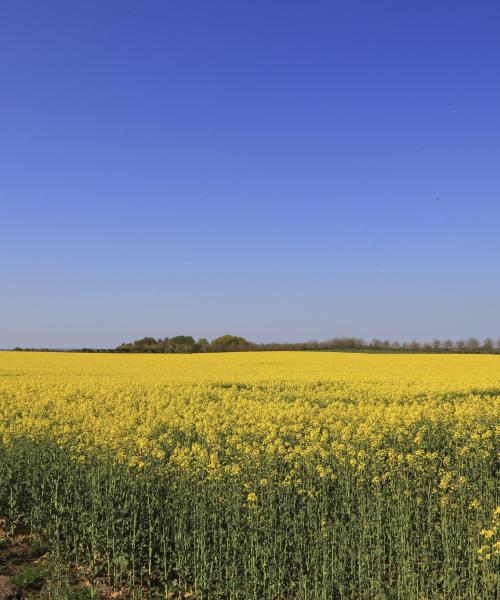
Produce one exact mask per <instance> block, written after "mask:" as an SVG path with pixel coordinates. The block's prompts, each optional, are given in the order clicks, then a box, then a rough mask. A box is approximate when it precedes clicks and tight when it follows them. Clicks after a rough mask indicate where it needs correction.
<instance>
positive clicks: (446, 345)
mask: <svg viewBox="0 0 500 600" xmlns="http://www.w3.org/2000/svg"><path fill="white" fill-rule="evenodd" d="M441 346H442V348H443V350H447V351H448V352H449V351H450V350H453V348H454V347H455V342H454V341H453V340H445V341H444V342H443V343H442V345H441Z"/></svg>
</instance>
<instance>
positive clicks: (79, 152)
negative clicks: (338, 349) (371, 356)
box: [0, 0, 500, 347]
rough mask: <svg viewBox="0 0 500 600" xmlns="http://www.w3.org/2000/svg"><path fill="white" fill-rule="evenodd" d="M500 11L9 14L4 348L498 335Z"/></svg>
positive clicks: (1, 74)
mask: <svg viewBox="0 0 500 600" xmlns="http://www.w3.org/2000/svg"><path fill="white" fill-rule="evenodd" d="M499 31H500V5H499V4H498V2H472V1H470V2H460V1H458V2H457V1H454V2H439V1H437V2H436V1H432V2H431V1H428V0H425V1H419V2H384V1H382V2H372V1H367V2H332V1H319V2H306V1H303V2H294V1H291V2H290V1H287V2H284V1H283V2H282V1H279V2H278V1H274V2H273V1H269V0H268V1H265V2H263V1H256V0H252V1H251V2H250V1H249V2H246V1H245V2H239V1H234V0H232V1H217V0H214V1H213V2H206V1H201V0H200V1H196V2H195V1H189V0H176V1H167V0H162V1H148V2H137V1H133V2H132V1H124V0H120V1H108V0H106V1H104V2H103V1H101V0H99V1H85V2H67V1H63V0H60V1H58V2H54V1H49V0H44V2H40V1H30V2H27V1H25V0H16V1H15V2H14V1H12V2H2V3H1V5H0V57H1V58H0V205H1V213H0V214H1V221H0V227H1V243H2V253H1V259H0V288H1V294H0V347H9V346H13V345H22V346H24V345H29V346H45V345H48V346H62V347H64V346H83V345H90V346H108V345H115V344H117V343H119V342H121V341H124V340H130V339H135V338H137V337H142V336H144V335H153V336H155V337H160V336H161V337H164V336H172V335H177V334H186V335H193V336H195V337H200V336H204V337H208V338H213V337H215V336H217V335H220V334H223V333H227V332H229V333H234V334H239V335H243V336H245V337H248V338H249V339H252V340H255V341H272V340H280V341H285V340H286V341H296V340H307V339H315V338H316V339H325V338H328V337H332V336H341V335H356V336H361V337H365V338H367V339H370V338H371V337H373V336H377V337H383V338H390V339H399V340H400V341H403V340H410V339H412V338H415V339H419V340H423V339H432V338H433V337H435V336H437V337H441V338H445V337H452V338H458V337H468V336H471V335H475V336H478V337H484V336H487V335H490V336H493V337H495V338H496V337H500V316H499V315H500V312H499V307H500V35H499V33H498V32H499Z"/></svg>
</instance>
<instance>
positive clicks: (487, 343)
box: [481, 338, 493, 352]
mask: <svg viewBox="0 0 500 600" xmlns="http://www.w3.org/2000/svg"><path fill="white" fill-rule="evenodd" d="M481 349H482V350H483V351H484V352H493V340H492V339H491V338H486V339H485V340H484V342H483V346H482V348H481Z"/></svg>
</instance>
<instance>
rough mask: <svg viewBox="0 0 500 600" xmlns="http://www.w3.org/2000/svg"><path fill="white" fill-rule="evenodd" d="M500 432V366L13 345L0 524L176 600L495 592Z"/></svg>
mask: <svg viewBox="0 0 500 600" xmlns="http://www.w3.org/2000/svg"><path fill="white" fill-rule="evenodd" d="M499 433H500V357H499V356H487V355H442V354H441V355H404V354H385V355H383V354H380V355H377V354H348V353H329V352H324V353H321V352H314V353H313V352H255V353H252V352H245V353H225V354H197V355H114V354H77V353H74V354H70V353H22V352H2V353H0V516H1V515H4V516H5V517H6V518H7V519H8V520H9V522H11V523H14V522H22V523H24V524H25V525H27V526H29V527H30V528H31V529H32V530H33V531H34V532H36V533H37V534H39V535H45V536H46V538H47V539H49V540H51V544H52V545H53V546H54V547H55V548H56V549H57V551H58V552H60V553H61V554H62V555H64V556H65V557H67V559H68V560H71V561H73V562H75V563H79V564H85V565H88V568H89V570H90V571H89V572H90V573H91V576H92V577H95V578H98V577H104V578H106V579H107V580H109V581H110V582H111V583H112V584H113V585H115V586H130V587H132V588H133V587H139V586H141V588H142V589H143V590H144V589H149V590H155V593H157V594H158V597H162V598H169V597H179V598H182V597H191V598H197V599H198V598H200V599H209V598H213V599H216V598H220V599H223V598H224V599H229V598H231V599H233V598H237V599H244V600H246V599H254V600H267V599H269V600H295V599H301V600H306V599H308V600H316V599H322V600H333V599H335V598H342V599H348V598H349V599H360V598H361V599H370V600H382V599H386V598H387V599H393V598H394V599H395V598H398V599H402V600H403V599H404V600H406V599H409V600H411V599H415V600H425V599H434V598H440V599H445V600H448V599H450V600H451V599H455V598H467V599H473V600H476V599H482V598H484V599H490V598H491V599H494V598H495V597H498V596H497V594H498V592H499V585H500V580H499V576H498V573H499V566H500V565H499V559H500V536H499V533H500V507H499V504H500V502H499V497H498V496H499V494H498V492H499V488H498V478H499V474H500V469H499V442H498V439H499V438H498V434H499ZM151 594H152V592H151ZM144 597H145V596H144ZM151 597H152V596H151Z"/></svg>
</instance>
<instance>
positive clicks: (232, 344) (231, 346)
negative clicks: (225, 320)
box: [210, 334, 252, 352]
mask: <svg viewBox="0 0 500 600" xmlns="http://www.w3.org/2000/svg"><path fill="white" fill-rule="evenodd" d="M251 345H252V344H251V343H250V342H248V341H247V340H246V339H245V338H243V337H240V336H237V335H229V334H226V335H221V336H220V337H218V338H215V340H212V343H211V344H210V350H212V351H213V352H238V351H241V350H249V349H250V346H251Z"/></svg>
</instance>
